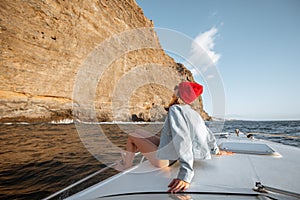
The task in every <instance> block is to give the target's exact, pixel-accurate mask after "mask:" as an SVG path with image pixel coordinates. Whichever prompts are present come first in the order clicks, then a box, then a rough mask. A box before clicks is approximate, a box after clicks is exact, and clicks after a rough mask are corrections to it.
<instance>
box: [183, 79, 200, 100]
mask: <svg viewBox="0 0 300 200" xmlns="http://www.w3.org/2000/svg"><path fill="white" fill-rule="evenodd" d="M178 92H179V97H180V98H181V99H182V100H183V101H184V102H185V103H187V104H190V103H191V102H193V101H194V100H195V99H196V98H197V97H198V96H199V95H200V94H202V92H203V86H202V85H199V84H198V83H193V82H181V83H180V84H179V86H178Z"/></svg>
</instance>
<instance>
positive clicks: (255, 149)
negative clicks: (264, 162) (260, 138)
mask: <svg viewBox="0 0 300 200" xmlns="http://www.w3.org/2000/svg"><path fill="white" fill-rule="evenodd" d="M220 149H221V150H225V151H232V152H234V153H246V154H259V155H273V154H275V153H276V152H275V151H274V150H273V149H272V148H271V147H270V146H269V145H267V144H261V143H242V142H223V143H221V144H220Z"/></svg>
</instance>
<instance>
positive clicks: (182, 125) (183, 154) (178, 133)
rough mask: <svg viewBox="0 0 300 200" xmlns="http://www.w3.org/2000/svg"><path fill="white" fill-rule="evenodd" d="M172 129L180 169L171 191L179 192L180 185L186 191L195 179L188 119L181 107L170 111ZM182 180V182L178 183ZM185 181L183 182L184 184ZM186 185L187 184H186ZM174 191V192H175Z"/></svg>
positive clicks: (172, 183) (174, 107) (175, 107)
mask: <svg viewBox="0 0 300 200" xmlns="http://www.w3.org/2000/svg"><path fill="white" fill-rule="evenodd" d="M169 120H170V129H171V134H172V139H173V145H174V148H175V151H176V153H177V155H178V158H179V159H178V160H179V162H180V169H179V173H178V175H177V179H174V180H173V181H172V182H171V183H170V185H171V186H173V187H171V188H170V190H169V191H171V192H172V191H174V192H175V191H177V190H176V188H177V186H178V185H180V184H183V186H182V187H181V188H182V189H184V190H186V189H187V188H188V186H189V183H190V182H191V181H192V179H193V177H194V170H193V163H194V156H193V147H192V141H191V137H190V133H189V131H190V130H189V128H188V125H187V122H186V120H188V119H186V117H184V116H183V113H182V112H181V109H180V107H179V106H172V107H171V108H170V110H169ZM178 179H179V180H181V181H178ZM182 181H183V182H182ZM185 183H186V184H185ZM173 189H174V190H173Z"/></svg>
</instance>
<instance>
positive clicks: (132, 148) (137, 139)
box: [123, 130, 169, 169]
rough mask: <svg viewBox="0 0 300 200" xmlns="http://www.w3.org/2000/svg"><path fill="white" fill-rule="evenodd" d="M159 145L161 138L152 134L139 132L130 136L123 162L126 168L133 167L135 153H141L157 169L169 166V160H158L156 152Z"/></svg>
mask: <svg viewBox="0 0 300 200" xmlns="http://www.w3.org/2000/svg"><path fill="white" fill-rule="evenodd" d="M158 145H159V137H157V136H155V135H151V134H150V133H148V132H146V131H143V130H138V131H136V132H135V133H134V134H132V135H129V136H128V140H127V144H126V155H125V158H124V160H123V162H124V163H123V164H124V168H125V169H126V168H129V167H131V166H132V163H133V159H134V156H135V153H136V152H138V151H140V152H141V153H142V154H143V155H144V156H145V157H146V158H147V159H148V160H149V161H150V163H151V164H152V165H154V166H155V167H165V166H167V165H168V164H169V161H168V160H159V159H157V158H156V151H157V148H158Z"/></svg>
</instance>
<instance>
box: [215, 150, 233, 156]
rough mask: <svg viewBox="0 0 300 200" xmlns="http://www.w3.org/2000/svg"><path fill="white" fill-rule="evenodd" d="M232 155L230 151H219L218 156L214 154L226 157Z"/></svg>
mask: <svg viewBox="0 0 300 200" xmlns="http://www.w3.org/2000/svg"><path fill="white" fill-rule="evenodd" d="M233 154H234V153H233V152H231V151H221V150H220V151H219V153H218V154H216V155H217V156H226V155H233Z"/></svg>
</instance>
